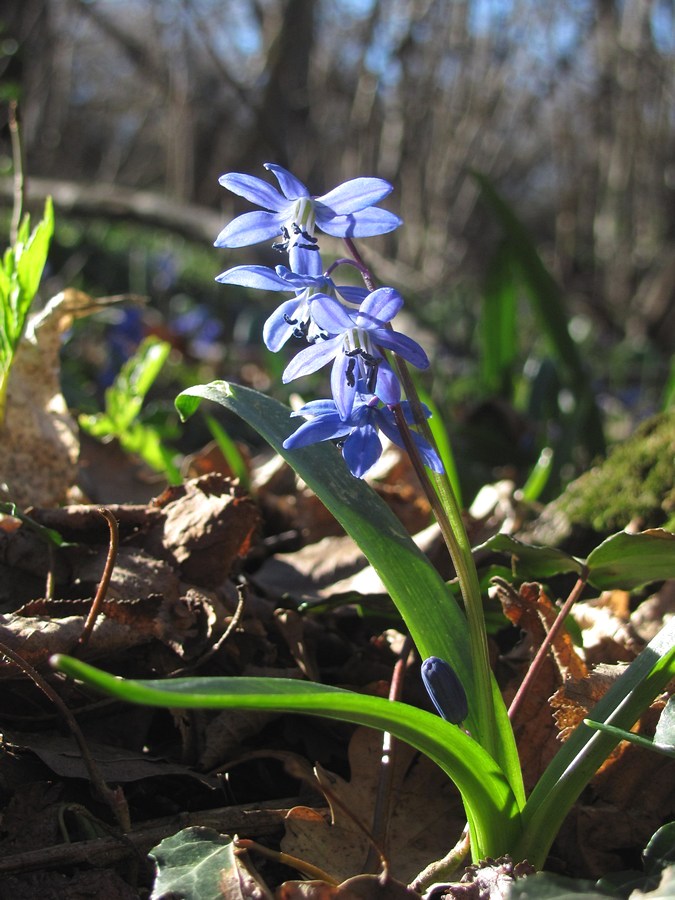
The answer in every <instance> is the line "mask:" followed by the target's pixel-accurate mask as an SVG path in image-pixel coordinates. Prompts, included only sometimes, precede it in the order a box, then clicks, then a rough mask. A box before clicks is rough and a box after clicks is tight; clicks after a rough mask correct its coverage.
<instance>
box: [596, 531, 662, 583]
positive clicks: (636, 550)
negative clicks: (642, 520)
mask: <svg viewBox="0 0 675 900" xmlns="http://www.w3.org/2000/svg"><path fill="white" fill-rule="evenodd" d="M586 565H587V566H588V570H589V575H588V580H589V581H590V582H591V584H592V585H594V586H595V587H596V588H599V589H600V590H601V591H611V590H613V589H620V590H624V591H631V590H634V589H635V588H639V587H642V586H643V585H645V584H650V583H651V582H652V581H665V580H666V579H667V578H674V577H675V534H673V533H672V532H670V531H665V530H664V529H663V528H652V529H650V530H648V531H641V532H639V533H638V534H630V533H629V532H627V531H620V532H619V533H618V534H613V535H612V536H611V537H608V538H607V540H606V541H603V542H602V544H600V545H599V546H598V547H596V548H595V550H593V551H592V552H591V554H590V556H589V557H588V559H587V560H586Z"/></svg>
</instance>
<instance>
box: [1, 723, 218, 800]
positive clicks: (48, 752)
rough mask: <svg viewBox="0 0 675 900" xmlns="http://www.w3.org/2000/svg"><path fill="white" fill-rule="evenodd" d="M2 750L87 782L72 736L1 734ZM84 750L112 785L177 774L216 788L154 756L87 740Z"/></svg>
mask: <svg viewBox="0 0 675 900" xmlns="http://www.w3.org/2000/svg"><path fill="white" fill-rule="evenodd" d="M3 739H4V742H5V747H6V749H7V750H8V751H9V752H12V753H17V752H25V751H26V750H29V751H30V752H31V753H34V754H35V755H36V756H37V757H39V758H40V759H41V760H42V762H43V763H44V764H45V765H46V766H48V767H49V768H50V769H51V770H52V772H55V773H56V774H57V775H60V776H61V777H63V778H83V779H85V780H88V779H89V770H88V769H87V767H86V766H85V764H84V762H83V760H82V754H81V752H80V748H79V747H78V745H77V743H76V741H75V739H74V738H72V737H67V736H66V735H58V734H45V733H40V734H32V733H30V732H21V733H20V734H19V733H18V732H17V733H16V734H14V733H8V732H4V734H3ZM87 749H88V750H89V752H90V754H91V757H92V759H93V760H94V761H95V763H96V765H97V767H98V770H99V772H100V773H101V775H102V777H103V779H104V780H105V781H107V782H109V783H112V784H118V783H119V784H124V783H126V782H130V781H140V780H141V779H143V778H157V777H159V776H166V775H173V776H176V775H179V776H186V777H189V778H197V779H199V780H200V781H202V782H203V783H204V784H207V785H209V786H210V787H213V788H215V787H216V786H217V782H216V781H215V779H209V778H208V777H207V776H202V775H199V774H198V773H196V772H193V771H192V770H191V769H188V768H187V767H186V766H182V765H179V764H177V763H169V762H166V760H163V759H161V758H160V757H157V756H148V755H147V754H144V753H141V752H133V751H131V750H125V749H124V748H122V747H112V746H110V745H107V744H100V743H97V742H95V741H90V740H87Z"/></svg>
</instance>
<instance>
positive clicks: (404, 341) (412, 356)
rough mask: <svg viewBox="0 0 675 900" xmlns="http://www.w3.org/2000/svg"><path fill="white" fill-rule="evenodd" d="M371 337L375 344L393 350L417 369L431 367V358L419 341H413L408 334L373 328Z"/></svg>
mask: <svg viewBox="0 0 675 900" xmlns="http://www.w3.org/2000/svg"><path fill="white" fill-rule="evenodd" d="M370 336H371V338H372V340H373V343H374V344H377V345H379V346H381V347H386V348H387V349H388V350H393V351H394V353H398V355H399V356H402V357H403V359H405V360H407V361H408V362H409V363H410V364H411V365H413V366H415V368H417V369H427V368H428V367H429V357H428V356H427V355H426V353H425V352H424V350H423V349H422V348H421V347H420V345H419V344H418V343H417V341H413V339H412V338H409V337H408V335H407V334H402V333H401V332H400V331H389V330H388V329H386V328H373V329H370Z"/></svg>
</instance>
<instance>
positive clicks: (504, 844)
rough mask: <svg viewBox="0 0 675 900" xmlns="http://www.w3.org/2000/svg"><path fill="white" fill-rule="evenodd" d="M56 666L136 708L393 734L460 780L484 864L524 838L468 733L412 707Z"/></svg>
mask: <svg viewBox="0 0 675 900" xmlns="http://www.w3.org/2000/svg"><path fill="white" fill-rule="evenodd" d="M52 664H53V665H54V666H55V667H56V668H58V669H60V670H61V671H62V672H65V673H66V674H67V675H70V676H72V677H73V678H78V679H80V680H82V681H85V682H86V683H87V684H90V685H92V686H93V687H96V688H98V689H99V690H101V691H103V692H104V693H106V694H109V695H111V696H114V697H119V698H120V699H123V700H126V701H128V702H130V703H140V704H144V705H146V706H160V707H180V708H182V709H187V708H190V709H195V708H197V709H253V710H267V711H271V710H273V711H277V712H286V713H303V714H307V715H317V716H322V717H325V718H330V719H338V720H341V721H346V722H353V723H354V724H356V725H367V726H369V727H370V728H378V729H380V730H382V731H388V732H390V733H391V734H393V735H395V736H396V737H398V738H400V739H401V740H403V741H406V742H407V743H409V744H411V745H412V746H413V747H415V748H416V749H417V750H419V751H421V752H422V753H424V754H426V755H427V756H428V757H429V758H430V759H432V760H433V761H434V762H435V763H436V764H437V765H439V766H440V767H441V768H442V769H443V770H444V771H445V772H446V773H447V774H448V775H449V777H450V778H451V779H452V780H453V781H454V783H455V784H456V785H457V787H458V789H459V790H460V792H461V794H462V796H463V798H464V801H465V803H466V806H467V814H468V815H469V816H470V818H471V821H472V823H473V826H474V829H475V830H474V834H473V838H474V847H473V852H474V855H475V856H477V858H482V856H485V855H490V856H499V855H500V854H501V853H505V852H507V851H508V848H509V846H510V845H511V843H512V842H513V840H514V839H515V837H516V835H517V833H518V824H519V812H518V806H517V803H516V799H515V797H514V796H513V792H512V791H511V788H510V787H509V784H508V781H507V780H506V778H505V776H504V773H503V772H502V770H501V769H500V768H499V766H498V765H497V763H496V762H495V761H494V759H493V758H492V757H491V756H490V755H489V754H488V753H486V752H485V750H483V748H482V747H481V746H480V745H479V744H478V743H477V742H476V741H474V740H473V738H471V737H469V735H468V734H466V733H465V732H464V731H462V729H460V728H458V727H457V726H455V725H451V724H450V723H449V722H445V721H444V720H443V719H441V718H439V717H438V716H435V715H433V714H432V713H428V712H426V711H425V710H421V709H417V708H415V707H413V706H409V705H408V704H406V703H398V702H396V701H390V700H385V699H383V698H381V697H371V696H366V695H363V694H356V693H354V692H352V691H347V690H343V689H341V688H336V687H331V686H328V685H323V684H316V683H315V682H311V681H307V682H305V681H296V680H294V679H290V678H245V677H241V678H176V679H169V680H156V681H132V680H124V679H121V678H116V677H114V676H113V675H109V674H107V673H106V672H102V671H101V670H100V669H96V668H94V667H93V666H89V665H87V664H86V663H83V662H80V661H79V660H76V659H74V658H72V657H68V656H57V657H54V658H53V659H52Z"/></svg>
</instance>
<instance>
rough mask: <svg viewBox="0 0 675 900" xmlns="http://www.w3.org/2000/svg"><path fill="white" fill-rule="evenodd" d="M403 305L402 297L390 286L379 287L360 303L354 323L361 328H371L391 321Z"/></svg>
mask: <svg viewBox="0 0 675 900" xmlns="http://www.w3.org/2000/svg"><path fill="white" fill-rule="evenodd" d="M402 306H403V297H401V295H400V294H399V292H398V291H396V290H394V288H391V287H381V288H378V289H377V290H375V291H373V292H372V293H371V294H368V296H367V297H366V299H365V300H364V301H363V303H362V304H361V308H360V309H359V312H358V315H357V317H356V324H357V325H359V326H360V327H361V328H372V327H373V325H374V326H376V327H377V326H380V325H384V324H385V323H387V322H391V320H392V319H393V318H394V316H395V315H396V314H397V313H398V312H399V310H400V309H401V307H402Z"/></svg>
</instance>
